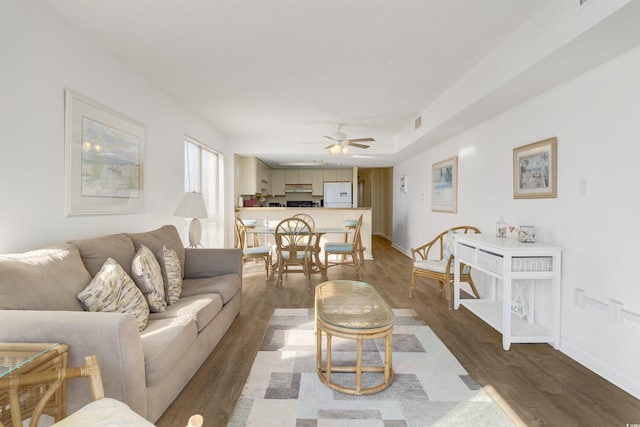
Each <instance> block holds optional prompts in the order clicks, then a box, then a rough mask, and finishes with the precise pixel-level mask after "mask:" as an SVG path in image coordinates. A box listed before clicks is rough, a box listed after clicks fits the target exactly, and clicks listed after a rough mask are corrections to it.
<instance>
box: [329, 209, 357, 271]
mask: <svg viewBox="0 0 640 427" xmlns="http://www.w3.org/2000/svg"><path fill="white" fill-rule="evenodd" d="M361 228H362V214H360V217H359V218H358V221H357V222H356V226H355V230H354V232H353V240H352V241H351V242H350V243H349V242H347V243H344V242H327V243H325V244H324V269H325V278H326V276H327V275H326V271H327V270H328V269H329V268H330V267H335V266H336V265H346V266H350V267H354V268H355V269H356V272H357V273H358V279H359V280H362V273H361V271H360V267H361V264H362V262H361V258H360V253H361V249H362V237H361V236H360V229H361ZM331 255H334V256H335V255H338V258H339V259H334V260H331V259H330V258H329V257H330V256H331Z"/></svg>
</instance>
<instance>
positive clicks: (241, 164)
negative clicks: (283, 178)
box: [236, 156, 272, 196]
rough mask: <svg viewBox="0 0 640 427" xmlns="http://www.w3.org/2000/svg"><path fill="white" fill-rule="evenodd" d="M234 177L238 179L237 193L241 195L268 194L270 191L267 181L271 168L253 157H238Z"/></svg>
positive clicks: (270, 174) (270, 177)
mask: <svg viewBox="0 0 640 427" xmlns="http://www.w3.org/2000/svg"><path fill="white" fill-rule="evenodd" d="M236 179H238V180H239V184H240V185H239V186H238V189H239V193H240V194H242V195H254V194H257V195H261V196H268V195H270V194H271V193H272V191H271V190H272V188H271V186H270V184H269V181H270V180H271V179H272V172H271V168H270V167H269V166H267V165H266V164H265V163H264V162H262V161H261V160H260V159H257V158H255V157H240V156H239V157H238V164H237V165H236Z"/></svg>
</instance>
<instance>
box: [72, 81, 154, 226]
mask: <svg viewBox="0 0 640 427" xmlns="http://www.w3.org/2000/svg"><path fill="white" fill-rule="evenodd" d="M146 132H147V127H146V126H145V125H144V124H142V123H140V122H138V121H136V120H134V119H132V118H131V117H128V116H126V115H124V114H122V113H120V112H118V111H115V110H113V109H111V108H109V107H107V106H104V105H102V104H99V103H98V102H96V101H93V100H91V99H89V98H87V97H85V96H82V95H80V94H78V93H75V92H73V91H71V90H69V89H66V90H65V181H66V192H65V199H66V200H65V216H69V215H96V214H122V213H141V212H144V205H145V191H144V190H145V189H144V157H145V156H144V150H145V140H146Z"/></svg>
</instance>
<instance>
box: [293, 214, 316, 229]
mask: <svg viewBox="0 0 640 427" xmlns="http://www.w3.org/2000/svg"><path fill="white" fill-rule="evenodd" d="M292 218H300V219H301V220H303V221H305V222H306V223H307V224H309V227H310V228H311V231H313V230H315V229H316V222H315V221H314V219H313V217H312V216H311V215H307V214H303V213H297V214H295V215H293V216H292Z"/></svg>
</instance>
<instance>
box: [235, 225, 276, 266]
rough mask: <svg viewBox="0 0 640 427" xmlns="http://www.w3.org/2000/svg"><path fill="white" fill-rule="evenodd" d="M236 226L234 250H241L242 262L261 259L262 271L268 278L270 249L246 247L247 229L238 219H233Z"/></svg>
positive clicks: (265, 247) (267, 247) (268, 247)
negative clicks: (262, 262)
mask: <svg viewBox="0 0 640 427" xmlns="http://www.w3.org/2000/svg"><path fill="white" fill-rule="evenodd" d="M235 225H236V248H240V249H242V262H243V263H244V262H247V261H248V260H250V259H254V260H255V259H258V260H259V259H263V260H264V269H265V271H266V273H267V277H269V268H270V267H271V247H270V246H252V247H247V227H246V225H245V224H244V222H242V220H241V219H240V218H238V217H236V218H235Z"/></svg>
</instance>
